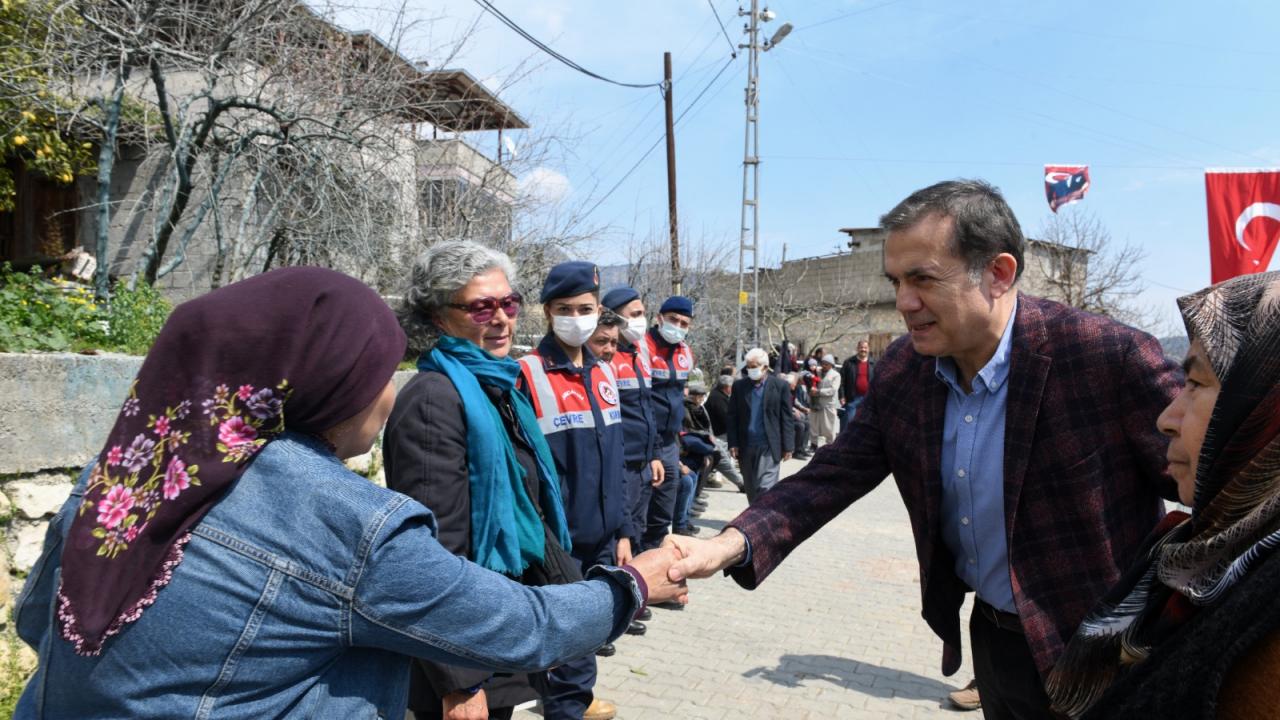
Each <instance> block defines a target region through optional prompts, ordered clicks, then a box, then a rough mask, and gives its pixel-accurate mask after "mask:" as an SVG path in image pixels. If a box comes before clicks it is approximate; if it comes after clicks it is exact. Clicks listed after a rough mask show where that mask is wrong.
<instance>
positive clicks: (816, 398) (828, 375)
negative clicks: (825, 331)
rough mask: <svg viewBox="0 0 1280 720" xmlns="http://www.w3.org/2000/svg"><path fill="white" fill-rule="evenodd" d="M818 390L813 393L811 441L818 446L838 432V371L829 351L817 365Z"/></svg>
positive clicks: (828, 440)
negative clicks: (819, 378)
mask: <svg viewBox="0 0 1280 720" xmlns="http://www.w3.org/2000/svg"><path fill="white" fill-rule="evenodd" d="M818 372H819V377H821V378H822V379H821V380H819V381H818V390H817V392H815V393H814V394H813V414H812V415H810V417H811V418H812V420H813V443H814V445H816V446H818V447H822V446H823V445H825V444H827V443H829V442H831V441H833V440H835V439H836V435H838V434H840V416H839V414H838V412H839V410H840V371H839V370H836V358H835V356H834V355H832V354H831V353H827V354H826V355H823V356H822V362H821V364H820V365H819V370H818Z"/></svg>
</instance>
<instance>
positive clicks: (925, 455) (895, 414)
mask: <svg viewBox="0 0 1280 720" xmlns="http://www.w3.org/2000/svg"><path fill="white" fill-rule="evenodd" d="M881 226H882V227H884V228H885V229H886V230H888V231H889V235H888V239H887V240H886V242H885V248H884V267H885V274H886V276H887V277H888V278H889V280H890V281H891V282H892V283H893V285H894V287H895V289H896V295H897V307H898V310H899V312H900V313H901V314H902V316H903V319H904V321H905V322H906V324H907V328H908V330H909V335H908V336H906V337H903V338H900V339H899V340H897V341H896V342H895V343H893V344H892V345H891V346H890V347H889V349H888V350H887V351H886V352H885V354H884V357H883V358H882V359H881V360H880V362H879V363H878V364H877V366H876V376H875V378H874V380H873V382H872V384H871V389H870V392H869V394H868V395H867V397H866V400H865V401H864V402H863V404H862V406H861V407H860V408H859V409H858V411H857V414H856V415H855V417H854V418H853V421H852V423H851V424H850V426H849V427H848V428H847V429H846V430H845V431H844V432H843V433H842V434H841V435H840V436H839V438H838V439H837V440H836V442H834V443H833V444H830V445H827V446H825V447H823V448H822V449H821V450H820V451H819V452H818V454H817V455H815V456H814V458H813V460H811V461H810V462H809V464H808V466H807V467H805V468H804V469H803V470H801V471H800V472H798V473H796V474H795V475H793V476H791V477H790V478H788V479H786V480H784V481H782V482H780V483H778V484H777V485H776V486H775V487H774V488H773V489H772V490H771V491H769V492H768V493H765V494H764V495H762V496H761V497H760V499H759V500H758V501H757V503H755V504H753V505H752V506H751V508H749V509H748V510H747V511H745V512H744V513H742V514H741V515H739V516H738V517H737V518H736V519H735V520H733V521H732V522H730V523H729V527H728V528H726V530H725V532H723V533H722V534H721V535H720V536H718V537H715V538H712V539H710V540H704V541H695V540H692V539H689V538H675V539H673V542H672V544H675V545H677V546H678V547H679V548H680V550H681V551H682V553H683V554H684V556H685V559H684V560H682V561H681V562H680V563H678V564H677V565H676V566H675V567H674V568H673V571H672V572H673V577H679V576H683V577H706V576H708V575H710V574H712V573H714V572H717V571H719V570H721V569H728V572H729V574H731V575H732V576H733V578H734V579H735V580H736V581H737V582H738V583H739V584H740V585H742V586H743V587H746V588H748V589H751V588H754V587H756V586H757V585H758V584H759V583H761V582H763V581H764V579H765V578H766V577H768V575H769V573H770V572H772V570H773V569H774V568H775V567H777V565H778V564H779V563H781V562H782V560H783V559H784V558H786V556H787V555H788V554H789V553H790V552H791V551H792V550H794V549H795V548H796V546H798V545H799V544H800V543H801V542H804V541H805V540H806V539H807V538H808V537H809V536H810V535H812V534H813V533H814V532H816V531H817V530H818V529H819V528H821V527H822V526H823V525H825V524H826V523H827V522H828V521H830V520H831V519H832V518H834V517H835V516H836V515H838V514H839V513H840V512H841V511H843V510H844V509H845V508H847V507H848V506H849V505H850V503H853V502H855V501H856V500H858V499H859V498H861V497H862V496H863V495H865V494H867V493H868V492H870V491H871V490H872V489H873V488H875V487H876V486H877V485H878V484H879V483H880V482H881V481H882V480H884V479H885V477H887V476H888V475H890V474H892V475H893V478H894V481H895V482H896V483H897V485H898V490H899V492H900V493H901V495H902V499H903V501H904V503H905V504H906V507H907V511H908V515H909V516H910V519H911V527H912V532H913V534H914V536H915V544H916V555H917V559H918V560H919V563H920V594H921V599H922V602H923V611H922V615H923V617H924V619H925V620H926V621H927V622H928V624H929V626H930V627H931V628H932V629H933V631H934V632H935V633H937V635H938V636H939V637H940V638H941V639H942V641H943V643H944V651H943V659H942V671H943V673H944V674H946V675H951V674H953V673H955V672H956V670H957V669H958V668H959V667H960V633H961V630H960V614H959V610H960V606H961V604H962V603H963V601H964V596H965V593H967V592H970V591H977V595H978V597H977V600H976V602H975V609H974V613H973V616H972V617H971V620H970V636H971V643H972V649H973V654H974V670H975V675H976V678H977V681H978V689H979V691H980V694H981V697H982V704H983V708H984V711H985V714H986V715H987V717H989V718H1039V717H1049V714H1048V701H1047V698H1045V695H1044V689H1043V682H1042V677H1043V676H1044V675H1045V674H1047V673H1048V671H1049V670H1050V668H1052V667H1053V664H1054V662H1055V661H1056V660H1057V658H1058V656H1059V654H1060V653H1061V651H1062V648H1063V645H1064V644H1065V643H1066V641H1067V640H1068V639H1070V638H1071V636H1072V634H1073V633H1074V632H1075V629H1076V626H1077V625H1078V624H1079V622H1080V620H1081V619H1082V618H1083V617H1084V615H1085V613H1086V612H1087V611H1088V610H1089V609H1090V608H1091V607H1092V606H1093V604H1094V603H1095V601H1097V600H1098V599H1099V598H1100V597H1102V595H1103V593H1104V592H1105V591H1106V590H1107V589H1108V588H1109V587H1110V586H1111V585H1112V584H1113V583H1114V582H1115V581H1116V580H1117V579H1118V577H1119V575H1120V573H1121V572H1122V571H1123V570H1124V569H1125V568H1127V567H1128V566H1129V564H1130V563H1131V561H1133V559H1134V554H1135V552H1136V550H1137V548H1138V545H1139V544H1140V542H1141V541H1142V539H1143V538H1144V537H1146V535H1147V533H1148V532H1149V531H1150V530H1151V529H1152V527H1153V526H1154V525H1155V523H1156V522H1157V521H1158V519H1159V518H1160V517H1161V515H1162V514H1163V505H1162V503H1161V497H1167V498H1171V499H1172V498H1176V491H1175V487H1174V484H1173V481H1172V480H1171V479H1170V477H1169V476H1168V474H1167V472H1166V469H1165V465H1166V462H1165V451H1166V449H1167V445H1168V443H1167V439H1166V438H1165V437H1164V436H1163V435H1161V434H1160V433H1159V432H1158V431H1157V430H1156V426H1155V420H1156V417H1157V416H1158V415H1159V413H1160V411H1161V410H1162V409H1163V408H1164V407H1165V405H1167V404H1168V403H1169V401H1170V400H1171V399H1172V398H1173V397H1174V395H1175V394H1176V393H1177V389H1178V387H1179V385H1180V384H1181V383H1182V377H1181V372H1180V370H1179V369H1178V368H1177V367H1176V365H1175V364H1174V363H1172V362H1170V361H1168V360H1167V359H1166V358H1165V357H1164V355H1163V352H1162V351H1161V349H1160V346H1159V344H1158V343H1157V342H1156V341H1155V340H1154V339H1153V338H1151V337H1150V336H1149V335H1146V334H1145V333H1142V332H1139V331H1137V330H1134V329H1132V328H1130V327H1127V326H1124V325H1121V324H1119V323H1117V322H1115V321H1112V320H1109V319H1107V318H1103V317H1099V316H1096V315H1091V314H1088V313H1084V312H1081V311H1078V310H1075V309H1072V308H1069V307H1066V306H1064V305H1061V304H1059V303H1056V302H1051V301H1047V300H1041V299H1037V298H1034V297H1031V296H1028V295H1022V294H1020V293H1019V292H1018V290H1017V286H1016V282H1017V279H1018V276H1019V274H1020V271H1021V269H1022V268H1021V265H1022V247H1023V245H1024V239H1023V237H1022V233H1021V230H1020V229H1019V227H1018V224H1017V220H1016V219H1015V218H1014V217H1013V214H1012V211H1011V210H1010V209H1009V208H1008V205H1007V204H1005V202H1004V199H1003V198H1002V197H1001V196H1000V194H999V191H998V190H996V189H995V188H994V187H991V186H990V185H987V184H986V183H982V182H976V181H954V182H946V183H939V184H938V185H934V186H932V187H929V188H925V189H923V190H920V191H917V192H916V193H914V194H913V195H912V196H911V197H909V198H907V199H906V200H904V201H903V202H902V203H900V204H899V205H898V207H897V208H895V209H894V210H892V211H890V213H888V214H887V215H885V216H884V218H882V219H881ZM984 424H985V425H984Z"/></svg>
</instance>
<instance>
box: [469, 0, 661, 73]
mask: <svg viewBox="0 0 1280 720" xmlns="http://www.w3.org/2000/svg"><path fill="white" fill-rule="evenodd" d="M476 4H477V5H479V6H480V7H481V8H483V9H484V10H487V11H488V12H489V13H490V14H491V15H493V16H494V17H496V18H498V20H500V21H501V22H502V24H503V25H506V26H507V27H509V28H511V29H512V30H514V31H515V32H516V34H518V35H519V36H520V37H522V38H524V39H525V40H528V41H529V42H530V43H532V44H533V45H534V46H535V47H537V48H538V49H539V50H542V51H543V52H545V53H546V54H548V55H550V56H551V57H553V58H555V59H556V60H559V61H560V62H561V63H563V64H564V65H566V66H568V67H570V68H572V69H574V70H577V71H578V72H580V73H582V74H583V75H586V76H587V77H592V78H595V79H596V80H603V81H604V82H607V83H610V84H613V85H618V86H621V87H629V88H640V89H644V88H654V87H662V86H663V85H664V83H662V82H656V83H628V82H622V81H620V80H614V79H613V78H608V77H605V76H604V75H601V74H599V73H595V72H592V71H590V70H588V69H586V68H585V67H583V66H581V65H579V64H578V63H576V62H574V61H572V60H570V59H569V58H567V57H565V56H564V55H561V54H560V53H558V52H556V51H555V50H554V49H552V48H551V46H549V45H547V44H546V43H544V42H542V41H541V40H539V39H537V38H535V37H534V36H532V35H530V34H529V32H528V31H527V30H525V29H524V28H522V27H520V26H519V25H517V24H516V22H515V21H514V20H512V19H511V18H509V17H507V16H506V15H503V14H502V11H501V10H499V9H498V8H496V7H494V6H493V3H491V2H489V0H476Z"/></svg>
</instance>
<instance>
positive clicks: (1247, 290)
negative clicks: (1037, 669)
mask: <svg viewBox="0 0 1280 720" xmlns="http://www.w3.org/2000/svg"><path fill="white" fill-rule="evenodd" d="M1178 307H1179V309H1180V310H1181V311H1182V317H1183V321H1184V322H1185V323H1186V326H1187V334H1188V336H1189V337H1190V338H1191V339H1192V340H1197V339H1198V340H1200V342H1201V344H1202V345H1203V346H1204V349H1205V353H1206V354H1207V355H1208V359H1209V364H1210V365H1211V366H1212V367H1213V370H1214V372H1215V374H1217V376H1218V379H1219V381H1220V383H1221V389H1220V390H1219V392H1218V399H1217V403H1216V404H1215V405H1214V408H1213V413H1212V415H1211V416H1210V418H1209V425H1208V428H1207V429H1206V432H1205V438H1204V443H1203V445H1202V446H1201V449H1200V457H1199V463H1198V466H1197V469H1196V487H1195V501H1194V503H1195V504H1194V507H1193V514H1192V515H1191V516H1190V517H1189V518H1187V517H1185V516H1182V518H1183V519H1182V521H1181V522H1176V518H1173V517H1171V518H1167V520H1169V522H1165V523H1162V524H1161V525H1160V527H1159V528H1157V531H1156V533H1155V534H1154V535H1153V537H1152V538H1151V539H1149V540H1148V544H1147V546H1146V547H1145V548H1144V549H1143V552H1142V553H1141V554H1140V556H1139V557H1140V560H1139V561H1138V564H1137V565H1136V566H1135V567H1134V568H1132V569H1130V571H1129V572H1127V573H1126V574H1125V576H1124V577H1123V578H1121V580H1120V583H1119V584H1117V585H1116V587H1115V588H1113V589H1112V590H1111V591H1110V592H1109V593H1108V594H1107V596H1106V597H1105V598H1103V600H1102V602H1101V603H1099V605H1098V606H1097V607H1095V608H1094V610H1093V611H1092V612H1091V613H1090V614H1089V616H1088V617H1086V618H1085V620H1084V622H1083V623H1082V624H1081V625H1080V628H1079V629H1078V630H1077V631H1076V635H1075V637H1074V638H1072V640H1071V642H1070V643H1069V644H1068V646H1067V648H1066V650H1065V651H1064V653H1063V656H1062V658H1061V660H1059V662H1058V665H1057V667H1055V668H1054V670H1053V672H1052V673H1051V674H1050V676H1049V680H1048V682H1047V683H1046V687H1047V690H1048V693H1049V697H1050V698H1051V699H1052V700H1053V702H1054V707H1055V708H1056V709H1058V710H1060V711H1062V712H1065V713H1067V714H1068V715H1070V716H1071V717H1079V716H1080V715H1082V714H1083V713H1085V712H1086V711H1087V710H1088V709H1089V708H1090V707H1092V706H1093V705H1094V703H1096V702H1097V701H1098V699H1099V698H1101V697H1102V695H1103V693H1105V691H1106V690H1107V688H1108V687H1110V686H1111V684H1112V683H1113V682H1114V681H1115V680H1116V679H1117V677H1118V676H1119V674H1120V673H1121V671H1122V670H1123V668H1124V667H1125V666H1126V665H1128V664H1132V663H1135V662H1141V661H1143V660H1145V659H1146V658H1147V657H1148V656H1149V655H1150V654H1151V653H1152V651H1153V648H1155V647H1156V646H1157V645H1158V644H1159V643H1160V642H1161V640H1163V639H1164V638H1165V637H1167V636H1168V635H1169V634H1170V633H1171V632H1172V631H1174V630H1175V629H1177V628H1178V627H1179V626H1180V624H1181V622H1183V621H1184V620H1185V619H1187V618H1188V617H1189V616H1190V615H1192V614H1194V613H1195V612H1196V611H1197V610H1199V609H1201V608H1206V607H1211V606H1213V605H1214V604H1216V603H1217V602H1218V601H1219V600H1221V599H1222V598H1223V597H1224V595H1225V594H1226V593H1228V592H1229V591H1230V590H1231V588H1232V587H1234V586H1235V585H1236V583H1237V582H1239V581H1240V579H1241V578H1243V577H1244V576H1245V575H1246V574H1248V572H1249V570H1250V569H1251V568H1253V567H1255V566H1257V565H1258V564H1259V562H1260V561H1261V560H1262V559H1264V558H1266V557H1267V556H1268V555H1269V554H1270V553H1271V552H1272V551H1273V550H1274V549H1275V548H1276V546H1277V545H1280V382H1278V381H1280V273H1277V272H1270V273H1260V274H1255V275H1244V276H1241V277H1237V278H1234V279H1231V280H1228V281H1226V282H1223V283H1219V284H1218V285H1214V286H1212V287H1210V288H1207V289H1205V290H1201V291H1200V292H1197V293H1194V294H1192V295H1188V296H1186V297H1182V298H1179V299H1178Z"/></svg>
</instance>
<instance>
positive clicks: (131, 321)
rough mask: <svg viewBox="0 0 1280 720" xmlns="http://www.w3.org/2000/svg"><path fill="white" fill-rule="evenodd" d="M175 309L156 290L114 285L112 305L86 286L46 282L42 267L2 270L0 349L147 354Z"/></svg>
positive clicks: (143, 286)
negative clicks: (105, 304)
mask: <svg viewBox="0 0 1280 720" xmlns="http://www.w3.org/2000/svg"><path fill="white" fill-rule="evenodd" d="M171 309H172V307H171V306H170V304H169V301H167V300H165V299H164V298H163V297H161V295H160V293H158V292H157V291H156V289H155V288H153V287H151V286H149V285H146V284H139V285H138V286H137V287H136V288H134V289H132V290H131V289H129V288H128V286H127V284H126V283H124V282H119V283H116V287H115V291H114V292H113V294H112V297H111V301H110V303H109V307H106V308H104V307H102V306H101V305H99V304H98V303H97V302H95V301H94V297H93V291H92V290H91V289H90V288H88V287H87V286H84V285H80V284H78V283H73V282H68V281H64V280H60V279H54V280H49V279H47V278H45V277H44V276H43V275H42V274H41V272H40V268H38V267H35V268H32V269H31V270H30V271H28V272H25V273H20V272H14V271H13V269H12V268H11V267H10V266H9V264H8V263H5V264H4V265H3V266H0V351H4V352H80V351H84V350H108V351H114V352H123V353H129V354H132V355H143V354H146V352H147V350H148V349H150V347H151V344H152V343H153V342H155V338H156V335H158V334H159V333H160V328H161V327H162V326H163V325H164V321H165V319H166V318H167V317H169V311H170V310H171Z"/></svg>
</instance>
